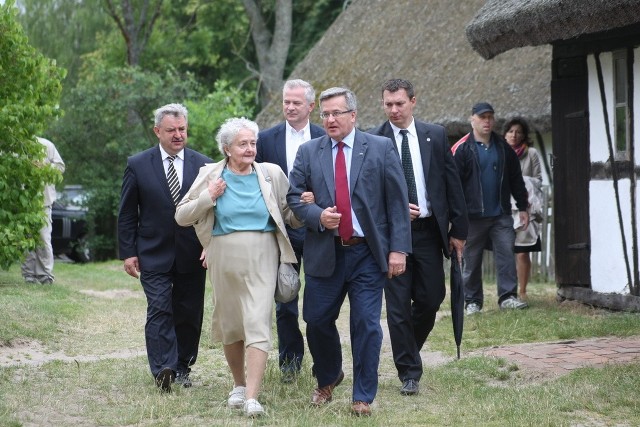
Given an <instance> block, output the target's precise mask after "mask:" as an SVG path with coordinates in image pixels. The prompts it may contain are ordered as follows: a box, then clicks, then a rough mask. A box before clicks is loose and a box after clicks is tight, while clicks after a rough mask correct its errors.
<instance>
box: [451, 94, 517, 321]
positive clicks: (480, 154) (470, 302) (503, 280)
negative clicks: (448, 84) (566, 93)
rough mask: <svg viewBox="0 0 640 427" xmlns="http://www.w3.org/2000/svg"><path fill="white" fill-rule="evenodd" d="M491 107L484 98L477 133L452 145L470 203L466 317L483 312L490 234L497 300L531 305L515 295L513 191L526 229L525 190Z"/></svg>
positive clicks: (474, 118) (475, 121) (476, 114)
mask: <svg viewBox="0 0 640 427" xmlns="http://www.w3.org/2000/svg"><path fill="white" fill-rule="evenodd" d="M494 124H495V117H494V111H493V107H492V106H491V105H490V104H488V103H486V102H480V103H477V104H476V105H474V106H473V109H472V115H471V127H472V128H473V131H472V132H471V133H469V134H467V135H465V136H464V137H462V139H460V141H458V142H457V143H456V144H455V145H454V146H453V147H452V148H451V151H452V152H453V155H454V159H455V161H456V165H457V167H458V172H459V173H460V181H461V182H462V187H463V191H464V196H465V199H466V202H467V211H468V214H469V234H468V235H467V242H466V244H465V249H464V254H465V260H466V264H465V267H464V270H463V272H462V278H463V281H464V288H465V292H464V293H465V301H466V307H467V308H466V312H467V315H469V314H474V313H477V312H479V311H480V310H482V306H483V303H484V295H483V292H482V252H483V250H484V248H485V246H486V244H487V240H488V239H489V238H490V239H491V242H492V245H493V254H494V258H495V263H496V274H497V285H498V304H499V306H500V308H501V309H523V308H526V307H528V304H527V303H526V302H524V301H520V300H519V299H518V298H517V297H516V295H517V286H518V280H517V275H516V265H515V256H514V252H513V250H514V244H515V230H514V229H513V217H512V216H511V198H510V196H511V195H513V197H514V199H515V200H516V205H517V206H518V210H519V211H520V224H521V225H522V226H523V227H524V228H527V224H528V222H529V215H528V214H527V190H526V187H525V185H524V180H523V179H522V171H521V170H520V163H519V161H518V157H517V156H516V154H515V152H514V151H513V150H512V149H511V148H510V147H509V145H507V143H506V141H505V140H504V139H503V138H502V137H501V136H499V135H498V134H497V133H495V132H493V131H492V129H493V126H494Z"/></svg>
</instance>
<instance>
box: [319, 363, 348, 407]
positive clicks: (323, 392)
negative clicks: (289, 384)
mask: <svg viewBox="0 0 640 427" xmlns="http://www.w3.org/2000/svg"><path fill="white" fill-rule="evenodd" d="M343 379H344V372H343V371H340V374H339V375H338V378H337V379H336V380H335V381H334V383H333V384H329V385H326V386H324V387H318V388H316V389H315V390H313V394H312V395H311V404H312V405H313V406H320V405H324V404H325V403H329V402H331V399H332V398H333V389H334V388H336V387H337V386H339V385H340V383H341V382H342V380H343Z"/></svg>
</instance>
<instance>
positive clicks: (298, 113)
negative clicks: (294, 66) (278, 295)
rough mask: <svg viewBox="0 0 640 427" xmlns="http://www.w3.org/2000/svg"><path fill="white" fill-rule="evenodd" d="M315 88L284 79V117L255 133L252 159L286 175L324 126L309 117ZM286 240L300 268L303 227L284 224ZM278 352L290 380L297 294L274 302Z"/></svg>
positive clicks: (296, 349)
mask: <svg viewBox="0 0 640 427" xmlns="http://www.w3.org/2000/svg"><path fill="white" fill-rule="evenodd" d="M315 100H316V92H315V90H314V89H313V86H311V84H309V83H308V82H306V81H304V80H299V79H297V80H288V81H287V82H285V84H284V88H283V89H282V112H283V114H284V118H285V121H284V122H282V123H280V124H277V125H275V126H273V127H271V128H269V129H266V130H263V131H261V132H260V133H258V146H257V154H256V162H269V163H275V164H277V165H278V166H280V168H281V169H282V170H283V171H284V173H285V174H286V175H287V176H288V175H289V171H290V170H291V168H292V167H293V161H294V160H295V158H296V153H297V152H298V147H299V146H300V145H301V144H302V143H304V142H306V141H308V140H310V139H312V138H318V137H320V136H322V135H324V129H322V128H321V127H320V126H317V125H314V124H312V123H311V122H310V121H309V115H310V114H311V112H312V111H313V108H314V107H315V105H316V104H315ZM287 233H288V234H289V240H290V241H291V245H292V246H293V250H294V251H295V253H296V257H297V258H298V265H297V267H296V268H297V269H298V271H299V270H300V265H301V262H302V253H303V250H302V249H303V243H304V229H303V228H297V229H296V228H291V227H289V226H287ZM276 326H277V329H278V352H279V363H280V370H281V371H282V381H283V382H287V383H288V382H292V381H293V380H294V379H295V376H296V375H297V373H298V372H299V371H300V367H301V366H302V357H303V356H304V339H303V338H302V333H301V332H300V327H299V326H298V297H296V298H295V299H294V300H293V301H291V302H288V303H277V304H276Z"/></svg>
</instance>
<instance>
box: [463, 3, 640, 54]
mask: <svg viewBox="0 0 640 427" xmlns="http://www.w3.org/2000/svg"><path fill="white" fill-rule="evenodd" d="M637 22H640V1H638V0H529V1H522V0H489V1H487V3H486V4H485V5H484V6H483V7H482V8H481V9H480V10H479V11H478V13H477V14H476V15H475V17H474V18H473V19H472V20H471V22H470V23H469V25H467V29H466V32H467V38H468V39H469V42H470V43H471V46H473V48H474V49H475V50H476V51H477V52H478V53H479V54H480V55H482V56H483V57H484V58H486V59H490V58H493V57H494V56H496V55H497V54H499V53H502V52H506V51H508V50H509V49H513V48H515V47H522V46H539V45H543V44H548V43H551V42H554V41H558V40H568V39H572V38H574V37H578V36H581V35H584V34H591V33H598V32H601V31H605V30H609V29H613V28H619V27H624V26H627V25H631V24H634V23H637Z"/></svg>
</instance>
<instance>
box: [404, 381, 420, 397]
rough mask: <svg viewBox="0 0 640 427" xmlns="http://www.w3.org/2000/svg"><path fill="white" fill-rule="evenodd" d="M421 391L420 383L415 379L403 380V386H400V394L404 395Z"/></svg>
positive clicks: (411, 394)
mask: <svg viewBox="0 0 640 427" xmlns="http://www.w3.org/2000/svg"><path fill="white" fill-rule="evenodd" d="M419 391H420V386H419V385H418V381H416V380H414V379H408V380H404V381H402V388H400V394H402V395H403V396H413V395H414V394H418V392H419Z"/></svg>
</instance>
